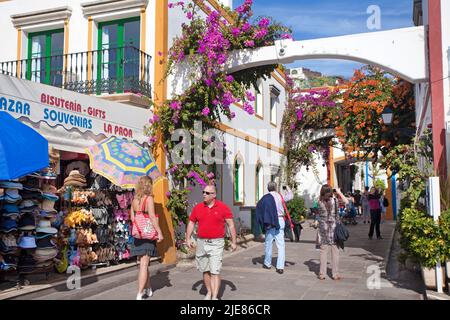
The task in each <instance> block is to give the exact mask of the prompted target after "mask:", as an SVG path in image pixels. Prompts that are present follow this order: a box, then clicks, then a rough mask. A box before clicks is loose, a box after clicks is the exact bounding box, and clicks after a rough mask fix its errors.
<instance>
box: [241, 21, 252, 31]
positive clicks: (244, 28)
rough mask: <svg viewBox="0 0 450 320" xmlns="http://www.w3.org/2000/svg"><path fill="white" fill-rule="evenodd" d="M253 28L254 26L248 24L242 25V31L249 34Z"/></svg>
mask: <svg viewBox="0 0 450 320" xmlns="http://www.w3.org/2000/svg"><path fill="white" fill-rule="evenodd" d="M251 27H252V26H251V25H250V23H248V22H246V23H244V24H243V25H242V31H244V32H247V31H248V30H250V29H251Z"/></svg>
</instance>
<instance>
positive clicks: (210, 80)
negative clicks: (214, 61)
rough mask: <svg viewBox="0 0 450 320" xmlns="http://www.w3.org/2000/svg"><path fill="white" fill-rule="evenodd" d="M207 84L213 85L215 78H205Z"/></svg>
mask: <svg viewBox="0 0 450 320" xmlns="http://www.w3.org/2000/svg"><path fill="white" fill-rule="evenodd" d="M205 84H206V85H207V86H208V87H211V86H212V85H213V84H214V81H213V79H211V78H208V79H206V80H205Z"/></svg>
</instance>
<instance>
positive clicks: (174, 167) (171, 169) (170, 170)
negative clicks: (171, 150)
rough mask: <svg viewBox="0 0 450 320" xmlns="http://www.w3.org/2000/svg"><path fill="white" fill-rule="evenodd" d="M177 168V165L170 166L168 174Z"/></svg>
mask: <svg viewBox="0 0 450 320" xmlns="http://www.w3.org/2000/svg"><path fill="white" fill-rule="evenodd" d="M177 170H178V166H177V165H175V166H173V167H172V168H170V169H169V173H170V174H173V173H174V172H175V171H177Z"/></svg>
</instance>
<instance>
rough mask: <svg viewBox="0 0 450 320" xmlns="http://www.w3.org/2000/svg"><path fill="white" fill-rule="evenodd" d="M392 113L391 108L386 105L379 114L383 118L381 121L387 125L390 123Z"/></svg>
mask: <svg viewBox="0 0 450 320" xmlns="http://www.w3.org/2000/svg"><path fill="white" fill-rule="evenodd" d="M393 115H394V113H393V112H392V109H391V108H389V107H386V108H385V109H384V110H383V113H382V114H381V117H382V118H383V122H384V124H385V125H387V126H389V125H391V124H392V116H393Z"/></svg>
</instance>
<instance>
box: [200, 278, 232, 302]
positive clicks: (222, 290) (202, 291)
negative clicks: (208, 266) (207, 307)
mask: <svg viewBox="0 0 450 320" xmlns="http://www.w3.org/2000/svg"><path fill="white" fill-rule="evenodd" d="M200 285H201V288H200V290H199V292H198V293H199V294H200V295H203V296H206V294H207V293H208V290H207V289H206V287H205V284H204V283H203V280H199V281H197V282H196V283H194V284H193V285H192V291H197V288H198V287H199V286H200ZM227 286H228V287H230V289H231V291H236V290H237V287H236V286H235V285H234V283H233V282H231V281H228V280H223V279H222V281H221V283H220V289H219V294H218V298H219V299H221V298H222V297H223V294H224V293H225V289H226V287H227Z"/></svg>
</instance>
